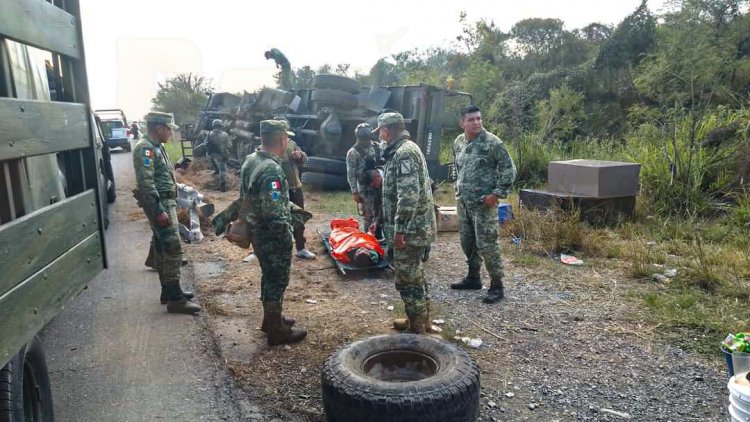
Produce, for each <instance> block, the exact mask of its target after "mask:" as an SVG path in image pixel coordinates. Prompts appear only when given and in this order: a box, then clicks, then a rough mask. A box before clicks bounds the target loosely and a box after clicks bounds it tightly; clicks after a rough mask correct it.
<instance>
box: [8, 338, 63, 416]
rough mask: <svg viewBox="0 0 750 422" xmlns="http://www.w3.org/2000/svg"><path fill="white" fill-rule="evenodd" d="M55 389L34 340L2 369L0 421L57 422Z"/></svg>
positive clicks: (40, 349)
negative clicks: (54, 398) (53, 391)
mask: <svg viewBox="0 0 750 422" xmlns="http://www.w3.org/2000/svg"><path fill="white" fill-rule="evenodd" d="M54 420H55V413H54V409H53V406H52V389H51V387H50V382H49V372H48V371H47V363H46V361H45V359H44V352H43V351H42V345H41V343H39V340H38V339H37V338H36V337H35V338H34V340H32V342H31V343H29V344H28V345H26V347H24V348H23V349H21V351H20V352H18V353H17V354H16V355H15V356H14V357H13V359H11V361H10V362H8V364H7V365H5V367H3V368H2V369H0V422H26V421H34V422H36V421H42V422H54Z"/></svg>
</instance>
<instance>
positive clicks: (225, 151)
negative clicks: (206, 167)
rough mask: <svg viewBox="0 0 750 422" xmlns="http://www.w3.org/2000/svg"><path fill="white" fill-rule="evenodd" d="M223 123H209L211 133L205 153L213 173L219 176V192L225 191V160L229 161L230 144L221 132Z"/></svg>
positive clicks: (216, 120) (218, 121) (218, 120)
mask: <svg viewBox="0 0 750 422" xmlns="http://www.w3.org/2000/svg"><path fill="white" fill-rule="evenodd" d="M223 127H224V123H222V122H221V120H220V119H214V121H213V122H211V132H210V133H209V134H208V141H207V145H206V152H208V156H209V157H210V158H211V164H213V166H214V171H215V172H216V173H217V174H218V175H219V190H220V191H222V192H226V191H227V160H228V159H229V148H231V146H232V142H231V141H230V140H229V135H227V133H226V132H224V130H223Z"/></svg>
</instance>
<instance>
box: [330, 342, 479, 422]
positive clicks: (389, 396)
mask: <svg viewBox="0 0 750 422" xmlns="http://www.w3.org/2000/svg"><path fill="white" fill-rule="evenodd" d="M322 375H323V378H322V381H323V406H324V408H325V412H326V416H327V417H328V420H329V421H333V422H341V421H355V420H356V421H363V422H376V421H391V422H411V421H415V422H417V421H418V422H436V421H452V422H464V421H466V422H469V421H474V420H476V418H477V416H478V415H479V391H480V382H479V367H478V366H477V364H476V363H475V362H474V361H473V360H472V359H471V358H470V357H469V356H468V355H467V354H466V352H464V351H463V350H461V349H459V348H458V347H456V346H455V345H453V344H451V343H448V342H446V341H443V340H439V339H436V338H433V337H431V336H426V335H415V334H400V335H383V336H376V337H371V338H368V339H365V340H361V341H357V342H355V343H352V344H351V345H349V346H347V347H345V348H343V349H341V350H339V351H338V352H336V353H334V354H333V355H332V356H331V357H330V358H328V360H327V361H326V363H325V364H324V365H323V373H322Z"/></svg>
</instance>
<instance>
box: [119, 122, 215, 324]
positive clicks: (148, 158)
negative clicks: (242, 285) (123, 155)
mask: <svg viewBox="0 0 750 422" xmlns="http://www.w3.org/2000/svg"><path fill="white" fill-rule="evenodd" d="M177 128H178V126H177V125H175V124H174V122H173V121H172V115H171V114H168V113H158V112H152V113H149V114H147V115H146V129H147V134H146V135H144V136H142V137H141V139H140V140H139V141H138V143H136V144H135V147H134V148H133V168H134V170H135V177H136V180H137V187H136V189H135V191H134V192H133V193H134V194H135V196H136V199H138V203H139V205H140V206H141V208H143V212H144V213H145V214H146V218H148V222H149V224H150V225H151V232H152V233H153V237H152V239H151V241H152V243H153V249H154V264H155V266H156V270H157V271H158V272H159V281H160V282H161V297H160V300H161V303H162V304H166V305H167V312H169V313H180V314H195V313H197V312H199V311H200V310H201V307H200V306H198V305H197V304H195V303H193V302H190V301H189V300H188V299H192V298H193V294H192V293H190V292H183V291H182V288H181V287H180V266H181V264H182V243H180V235H179V229H178V227H177V211H176V208H177V203H176V202H175V198H177V183H176V181H175V177H174V170H173V167H172V162H171V161H170V160H169V157H168V156H167V152H166V151H165V150H164V148H162V144H164V143H165V142H167V141H168V140H169V138H171V137H172V130H173V129H177Z"/></svg>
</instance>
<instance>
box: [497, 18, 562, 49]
mask: <svg viewBox="0 0 750 422" xmlns="http://www.w3.org/2000/svg"><path fill="white" fill-rule="evenodd" d="M510 33H511V34H512V35H513V38H515V40H516V41H517V42H518V44H519V45H520V47H521V50H522V51H523V52H524V53H525V54H532V55H536V56H543V55H545V54H547V53H549V52H550V51H552V50H553V49H555V48H556V47H558V46H559V45H560V44H561V43H562V40H563V34H564V33H565V31H564V30H563V21H561V20H560V19H541V18H530V19H524V20H521V21H518V22H517V23H516V24H515V25H513V28H512V29H511V30H510Z"/></svg>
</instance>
